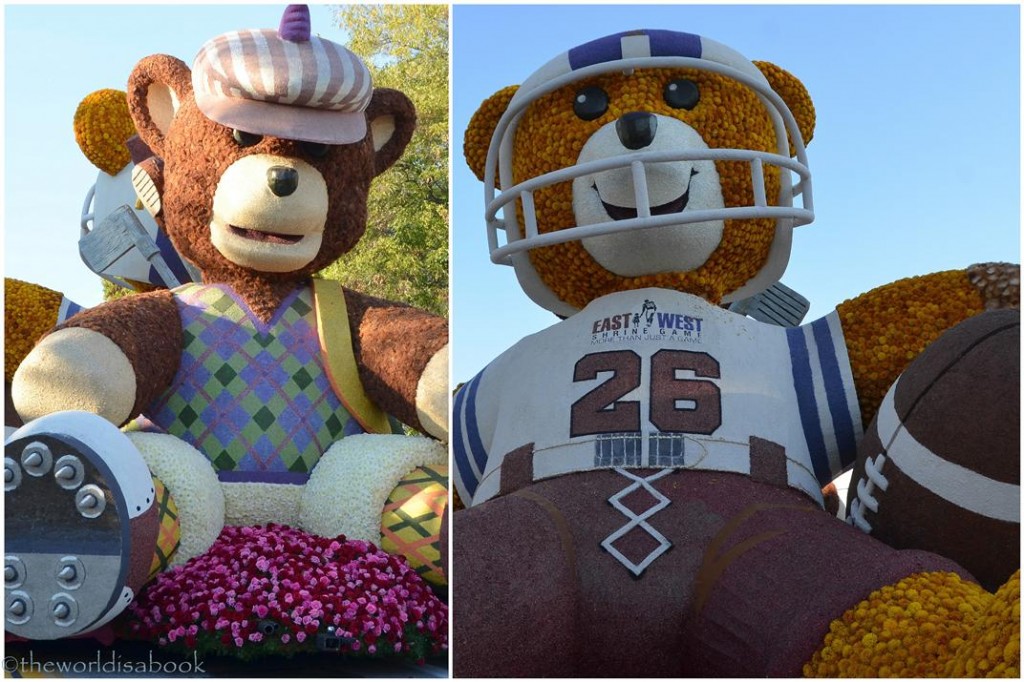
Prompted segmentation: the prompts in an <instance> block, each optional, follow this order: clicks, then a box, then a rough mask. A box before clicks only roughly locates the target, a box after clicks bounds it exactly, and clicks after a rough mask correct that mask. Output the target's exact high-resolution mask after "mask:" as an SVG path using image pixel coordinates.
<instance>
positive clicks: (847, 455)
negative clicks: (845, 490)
mask: <svg viewBox="0 0 1024 682" xmlns="http://www.w3.org/2000/svg"><path fill="white" fill-rule="evenodd" d="M811 331H813V332H814V340H815V341H816V342H817V344H818V361H819V362H820V363H821V375H822V378H823V379H824V382H825V395H826V396H827V398H828V411H829V413H830V414H831V415H832V428H833V430H834V432H835V434H836V443H837V444H838V446H839V461H840V464H841V465H842V467H843V468H846V466H847V465H849V464H852V463H853V460H854V459H856V457H857V437H856V435H855V434H854V429H853V417H851V416H850V405H849V403H848V402H847V400H846V388H845V386H843V377H842V374H841V373H840V370H839V359H838V358H837V357H836V349H835V344H834V343H833V341H832V330H831V329H830V328H829V325H828V319H827V318H822V319H820V320H817V321H816V322H813V323H811ZM836 473H839V472H836Z"/></svg>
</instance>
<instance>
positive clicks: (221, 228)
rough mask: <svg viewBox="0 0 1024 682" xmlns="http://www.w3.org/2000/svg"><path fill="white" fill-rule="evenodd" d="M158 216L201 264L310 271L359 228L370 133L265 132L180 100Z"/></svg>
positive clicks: (213, 269)
mask: <svg viewBox="0 0 1024 682" xmlns="http://www.w3.org/2000/svg"><path fill="white" fill-rule="evenodd" d="M163 159H164V189H163V194H162V200H163V220H164V224H165V226H166V228H167V229H168V232H169V234H170V235H171V238H172V239H173V240H174V241H175V244H176V245H177V246H178V248H179V249H181V251H182V253H183V255H184V256H185V257H186V258H188V259H189V260H191V261H193V262H194V263H195V264H196V265H197V266H198V267H199V268H200V269H201V270H203V271H204V273H207V274H215V273H217V272H218V271H220V270H223V269H226V268H233V267H238V268H243V269H246V270H250V271H254V272H259V273H263V274H265V275H267V276H272V277H273V276H282V275H285V276H288V277H300V276H305V275H308V274H311V273H313V272H316V271H317V270H320V269H321V268H323V267H325V266H326V265H328V264H330V263H331V262H333V261H334V260H335V259H337V258H338V256H340V255H341V254H343V253H345V252H346V251H348V250H349V249H351V248H352V246H354V245H355V243H356V242H357V241H358V240H359V238H360V237H361V236H362V234H363V230H364V227H365V224H366V197H367V193H368V192H369V186H370V181H371V180H372V179H373V177H374V175H375V172H374V170H375V168H374V149H373V142H372V140H371V138H370V135H369V134H368V135H367V137H366V138H365V139H364V140H362V141H361V142H358V143H353V144H346V145H325V144H319V143H311V142H300V141H295V140H286V139H282V138H277V137H270V136H267V137H263V136H259V135H254V134H250V133H247V132H245V131H240V130H234V129H231V128H227V127H225V126H222V125H220V124H218V123H215V122H214V121H211V120H210V119H208V118H207V117H206V116H204V115H203V114H202V113H201V112H200V111H199V110H198V108H197V107H196V105H195V103H194V102H187V103H186V104H185V105H184V106H183V107H182V109H181V111H180V112H179V113H178V115H176V117H175V119H174V122H173V124H172V125H171V127H170V129H169V131H168V135H167V139H166V142H165V145H164V150H163Z"/></svg>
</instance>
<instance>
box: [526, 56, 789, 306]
mask: <svg viewBox="0 0 1024 682" xmlns="http://www.w3.org/2000/svg"><path fill="white" fill-rule="evenodd" d="M678 78H688V79H690V80H692V81H694V82H695V83H697V85H698V88H699V89H700V97H701V99H700V102H699V103H698V104H697V106H695V107H694V108H693V109H692V110H689V111H687V110H683V109H674V108H672V107H671V106H669V105H668V104H667V103H666V102H665V100H664V91H665V86H666V84H667V83H668V82H670V81H672V80H675V79H678ZM589 86H598V87H601V88H602V89H603V90H604V91H605V92H606V93H607V94H608V99H609V103H608V110H607V111H606V112H605V113H604V114H603V115H602V116H600V117H598V118H596V119H594V120H592V121H583V120H581V119H579V118H578V117H577V116H576V115H575V113H574V112H573V101H574V98H575V94H576V92H577V91H578V90H580V89H582V88H584V87H589ZM631 111H650V112H653V113H656V114H662V115H665V116H672V117H675V118H679V119H681V120H684V121H685V122H686V123H687V124H688V125H690V126H691V127H693V128H694V129H695V130H697V131H698V132H699V133H700V134H701V136H702V137H703V139H704V140H705V142H707V144H708V146H709V147H712V148H720V147H737V148H747V149H760V150H766V151H768V150H774V148H775V134H774V129H773V127H772V124H771V121H770V119H769V117H768V115H767V113H766V112H765V110H764V107H763V105H762V104H761V103H760V101H759V100H758V98H757V96H756V95H754V93H753V92H752V91H751V90H749V89H748V88H746V87H743V86H740V85H738V84H736V83H735V82H733V81H731V80H729V79H728V78H725V77H724V76H720V75H718V74H711V73H704V72H701V71H696V70H692V69H671V70H667V69H637V70H636V71H635V72H633V74H631V75H630V76H626V77H624V76H622V75H621V74H605V75H601V76H595V77H594V78H592V79H588V80H586V81H583V82H580V83H574V84H571V85H568V86H566V87H564V88H561V89H559V90H556V91H555V92H552V93H549V94H548V95H545V96H544V97H542V98H540V99H538V100H537V101H536V102H535V103H534V104H532V105H531V106H530V109H529V110H528V111H527V112H526V113H525V114H524V116H523V118H522V120H521V121H520V124H519V128H518V130H517V133H516V140H515V143H514V148H515V159H514V161H513V176H514V178H515V181H516V182H521V181H523V180H526V179H528V178H533V177H537V176H538V175H542V174H544V173H548V172H551V171H554V170H557V169H559V168H564V167H568V166H571V165H573V164H575V163H576V160H577V158H578V157H579V154H580V150H581V149H582V148H583V145H584V144H585V143H586V141H587V140H588V139H589V138H590V137H591V135H593V134H594V132H595V131H597V129H598V128H600V127H601V126H603V125H605V124H607V123H609V122H611V121H614V120H616V119H617V118H618V117H620V116H622V115H623V114H625V113H628V112H631ZM716 167H717V170H718V173H719V176H720V179H721V183H722V194H723V198H724V199H725V204H726V206H741V205H748V204H751V203H752V201H753V189H752V186H751V181H750V169H749V165H748V164H746V163H740V162H718V163H717V164H716ZM765 178H766V190H767V194H768V196H769V197H776V196H777V195H778V191H779V172H778V169H777V168H773V167H767V168H766V169H765ZM534 204H535V207H536V213H537V223H538V226H539V229H540V231H541V232H553V231H555V230H560V229H565V228H568V227H573V226H574V225H575V216H574V214H573V210H572V183H571V182H564V183H560V184H558V185H554V186H550V187H547V188H544V189H541V190H538V191H537V192H536V193H535V194H534ZM773 237H774V225H773V223H772V221H771V220H764V219H762V220H746V221H728V222H727V223H726V226H725V232H724V235H723V240H722V244H721V246H720V247H719V248H718V250H717V251H716V252H715V253H714V254H713V255H712V257H711V258H710V259H709V260H708V262H707V263H705V265H703V266H702V267H701V268H699V269H698V270H696V271H694V272H689V273H663V274H658V275H646V276H641V277H621V276H618V275H615V274H613V273H611V272H608V271H607V270H605V269H604V268H603V267H601V266H600V265H598V264H597V263H596V262H595V261H594V260H593V259H592V258H591V257H590V255H589V254H588V253H587V252H586V250H585V249H584V248H583V247H582V245H581V244H580V243H579V242H569V243H565V244H558V245H555V246H550V247H546V248H544V249H537V250H534V251H532V252H531V253H530V258H531V260H532V262H533V265H534V267H535V268H536V269H537V272H538V273H539V274H540V276H541V278H542V279H543V280H544V281H545V283H546V284H547V285H548V286H549V287H550V288H551V289H552V290H553V291H554V292H555V293H556V294H557V295H558V296H559V297H560V298H561V299H562V300H564V301H567V302H569V303H570V304H572V305H574V306H576V307H582V306H583V305H585V304H586V303H587V302H589V301H591V300H593V299H594V298H596V297H598V296H602V295H605V294H607V293H611V292H613V291H622V290H627V289H637V288H642V287H651V286H654V287H665V288H671V289H677V290H681V291H688V292H692V293H695V294H698V295H701V296H704V297H706V298H708V299H709V300H711V301H713V302H717V301H719V300H720V299H721V297H722V295H723V293H724V292H725V291H728V290H732V289H734V288H736V287H737V286H739V285H740V284H742V283H743V282H746V281H747V280H748V279H750V277H752V276H753V275H754V274H755V273H756V272H757V271H758V270H759V269H760V267H761V265H762V264H763V263H764V260H765V259H766V258H767V255H768V250H769V248H770V246H771V242H772V239H773Z"/></svg>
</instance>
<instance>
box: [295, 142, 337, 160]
mask: <svg viewBox="0 0 1024 682" xmlns="http://www.w3.org/2000/svg"><path fill="white" fill-rule="evenodd" d="M299 148H300V149H302V153H303V154H306V155H307V156H312V157H313V158H314V159H322V158H324V157H325V156H327V152H329V151H331V147H330V145H326V144H322V143H320V142H300V143H299Z"/></svg>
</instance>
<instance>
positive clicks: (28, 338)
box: [4, 277, 64, 382]
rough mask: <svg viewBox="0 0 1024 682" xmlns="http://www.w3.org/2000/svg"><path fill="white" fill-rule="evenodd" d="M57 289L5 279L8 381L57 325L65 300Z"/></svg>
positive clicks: (5, 339) (5, 341)
mask: <svg viewBox="0 0 1024 682" xmlns="http://www.w3.org/2000/svg"><path fill="white" fill-rule="evenodd" d="M63 298H64V297H63V295H61V294H60V293H59V292H57V291H53V290H52V289H47V288H46V287H41V286H39V285H38V284H30V283H29V282H22V281H21V280H17V279H10V278H8V277H5V278H4V380H5V381H7V382H10V381H11V379H13V378H14V371H15V370H16V369H18V365H20V364H21V361H22V360H24V359H25V356H26V355H28V352H29V351H30V350H32V347H33V346H35V344H36V341H38V340H39V337H41V336H42V335H43V334H45V333H46V332H48V331H50V329H52V328H53V327H54V326H55V325H56V324H57V314H58V312H59V311H60V304H61V300H62V299H63Z"/></svg>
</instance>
